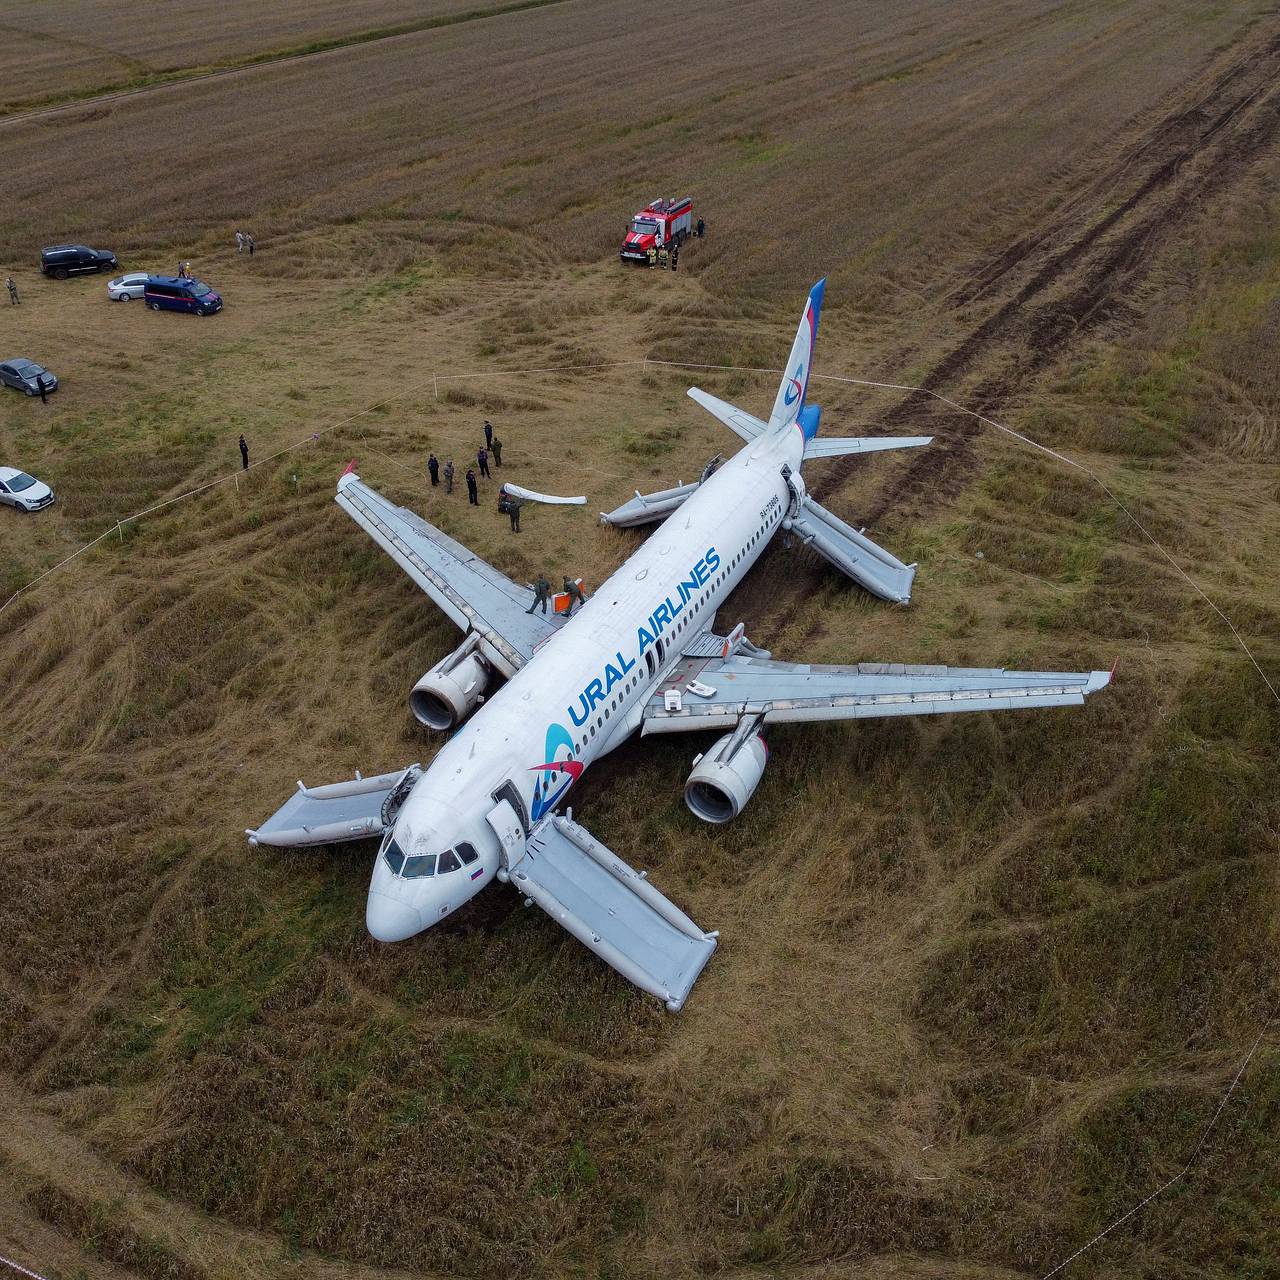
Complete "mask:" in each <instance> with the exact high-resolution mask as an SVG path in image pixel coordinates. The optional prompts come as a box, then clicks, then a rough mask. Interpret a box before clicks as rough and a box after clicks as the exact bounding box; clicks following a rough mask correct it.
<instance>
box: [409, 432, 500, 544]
mask: <svg viewBox="0 0 1280 1280" xmlns="http://www.w3.org/2000/svg"><path fill="white" fill-rule="evenodd" d="M490 458H492V459H493V465H494V466H495V467H500V466H502V441H501V440H499V439H498V437H497V436H496V435H494V433H493V423H492V422H490V421H489V420H488V418H486V419H485V422H484V444H483V445H482V446H481V447H480V448H479V449H478V450H476V467H478V468H479V471H480V474H481V475H482V476H483V477H484V478H485V479H486V480H492V479H493V472H492V471H490V470H489V459H490ZM427 474H428V475H429V476H430V477H431V487H432V488H433V489H434V488H435V487H436V486H437V485H439V483H440V478H441V476H443V477H444V491H445V493H452V492H453V479H454V476H455V475H456V474H457V472H456V470H455V469H454V465H453V459H452V458H450V457H446V458H445V463H444V466H443V467H441V466H440V459H439V458H437V457H436V455H435V454H434V453H432V455H431V456H430V457H429V458H428V459H427ZM466 481H467V501H468V502H469V503H471V505H472V506H473V507H478V506H479V505H480V486H479V483H478V481H477V480H476V468H475V467H468V468H467V474H466ZM511 528H512V529H513V530H514V531H515V532H516V533H519V532H520V516H519V509H518V508H517V510H516V513H515V514H513V515H512V517H511Z"/></svg>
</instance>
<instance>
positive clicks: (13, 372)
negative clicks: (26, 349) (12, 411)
mask: <svg viewBox="0 0 1280 1280" xmlns="http://www.w3.org/2000/svg"><path fill="white" fill-rule="evenodd" d="M41 377H42V378H44V389H45V391H46V392H49V391H57V389H58V379H57V378H56V377H55V376H54V375H53V374H52V373H50V372H49V370H48V369H46V368H45V367H44V365H42V364H36V362H35V361H34V360H27V359H24V358H22V357H19V358H18V359H16V360H6V361H5V363H4V364H0V384H3V385H4V386H6V387H13V388H14V390H15V391H24V392H26V394H27V395H29V396H38V395H39V394H40V387H39V384H38V383H37V382H36V379H37V378H41Z"/></svg>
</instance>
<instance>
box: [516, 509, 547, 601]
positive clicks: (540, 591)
mask: <svg viewBox="0 0 1280 1280" xmlns="http://www.w3.org/2000/svg"><path fill="white" fill-rule="evenodd" d="M517 527H518V526H517ZM550 592H551V583H549V582H548V581H547V579H546V577H545V576H544V575H543V574H541V573H540V574H538V580H537V582H535V583H534V584H533V603H532V604H531V605H530V606H529V607H528V608H527V609H526V610H525V613H532V612H533V611H534V610H535V609H536V608H537V607H538V606H539V605H541V606H542V612H543V613H546V611H547V596H548V595H549V594H550Z"/></svg>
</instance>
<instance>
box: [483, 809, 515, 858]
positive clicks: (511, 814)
mask: <svg viewBox="0 0 1280 1280" xmlns="http://www.w3.org/2000/svg"><path fill="white" fill-rule="evenodd" d="M485 821H486V822H488V824H489V826H490V827H492V828H493V834H494V835H496V836H497V837H498V844H499V846H500V851H499V853H498V865H499V868H500V870H502V871H510V870H511V869H512V868H513V867H514V866H516V865H517V864H518V863H519V861H520V859H521V858H523V857H524V826H523V825H522V824H521V822H520V817H519V815H518V814H517V813H516V811H515V810H514V809H513V808H512V807H511V801H510V800H500V801H499V802H498V803H497V805H496V806H494V808H492V809H490V810H489V812H488V813H487V814H486V815H485Z"/></svg>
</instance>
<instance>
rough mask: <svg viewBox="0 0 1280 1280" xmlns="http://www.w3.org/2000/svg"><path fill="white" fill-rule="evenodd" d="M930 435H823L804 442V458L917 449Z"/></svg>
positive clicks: (930, 439)
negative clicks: (883, 450) (884, 450)
mask: <svg viewBox="0 0 1280 1280" xmlns="http://www.w3.org/2000/svg"><path fill="white" fill-rule="evenodd" d="M932 443H933V437H932V436H824V437H823V438H822V439H816V438H815V439H813V440H808V441H806V442H805V446H804V460H805V462H808V461H809V459H810V458H839V457H841V456H842V455H843V454H846V453H878V452H879V451H880V450H881V449H919V448H920V446H921V445H926V444H932Z"/></svg>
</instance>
